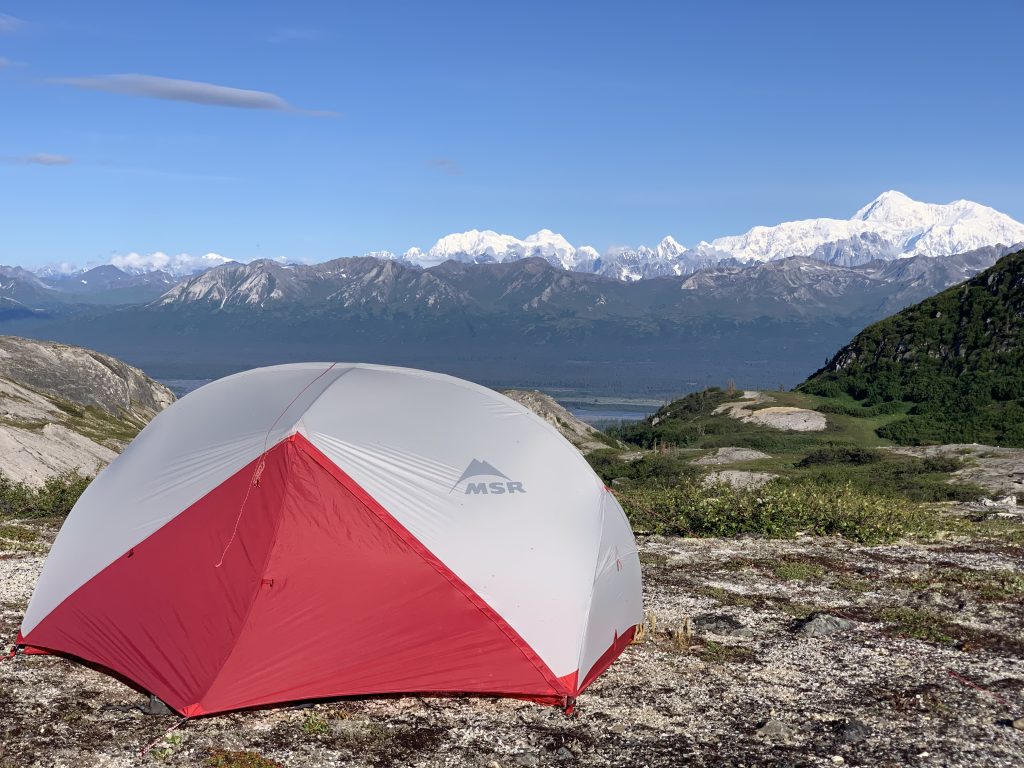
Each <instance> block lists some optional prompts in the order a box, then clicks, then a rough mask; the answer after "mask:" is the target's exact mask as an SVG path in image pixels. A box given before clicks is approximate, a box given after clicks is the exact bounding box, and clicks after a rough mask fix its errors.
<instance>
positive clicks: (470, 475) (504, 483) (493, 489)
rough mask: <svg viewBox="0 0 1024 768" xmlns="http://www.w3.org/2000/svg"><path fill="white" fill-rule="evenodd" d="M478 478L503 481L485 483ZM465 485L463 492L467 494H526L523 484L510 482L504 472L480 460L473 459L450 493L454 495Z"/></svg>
mask: <svg viewBox="0 0 1024 768" xmlns="http://www.w3.org/2000/svg"><path fill="white" fill-rule="evenodd" d="M478 477H500V478H502V479H501V480H490V481H487V482H484V481H480V480H476V479H475V478H478ZM471 481H472V482H471ZM463 483H465V488H464V489H463V491H462V492H463V493H466V494H474V495H479V494H486V495H489V496H498V495H500V494H504V493H526V489H525V488H523V484H522V483H520V482H517V481H515V480H509V479H508V475H506V474H505V473H504V472H500V471H498V470H497V469H495V468H494V467H493V466H491V465H490V464H488V463H487V462H486V461H480V459H473V460H472V461H471V462H469V466H468V467H466V471H465V472H463V473H462V477H460V478H459V479H458V480H456V481H455V485H453V486H452V489H451V490H450V491H449V493H453V492H454V491H455V489H456V488H458V487H459V486H460V485H461V484H463Z"/></svg>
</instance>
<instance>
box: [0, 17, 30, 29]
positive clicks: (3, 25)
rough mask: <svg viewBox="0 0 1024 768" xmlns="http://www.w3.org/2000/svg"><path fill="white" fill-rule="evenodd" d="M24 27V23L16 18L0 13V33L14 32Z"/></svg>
mask: <svg viewBox="0 0 1024 768" xmlns="http://www.w3.org/2000/svg"><path fill="white" fill-rule="evenodd" d="M24 25H25V22H23V21H22V20H21V19H19V18H17V17H16V16H9V15H8V14H6V13H0V32H16V31H17V30H19V29H21V27H23V26H24Z"/></svg>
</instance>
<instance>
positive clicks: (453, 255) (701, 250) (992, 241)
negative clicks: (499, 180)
mask: <svg viewBox="0 0 1024 768" xmlns="http://www.w3.org/2000/svg"><path fill="white" fill-rule="evenodd" d="M1022 242H1024V224H1021V223H1020V222H1017V221H1014V220H1013V219H1011V218H1010V217H1009V216H1007V215H1006V214H1004V213H1000V212H999V211H996V210H994V209H993V208H989V207H987V206H984V205H980V204H978V203H972V202H970V201H968V200H957V201H955V202H952V203H948V204H946V205H938V204H934V203H922V202H918V201H916V200H912V199H911V198H909V197H907V196H906V195H904V194H903V193H901V192H896V191H894V190H890V191H888V192H884V193H882V194H881V195H879V196H878V197H877V198H875V199H874V200H872V201H871V202H870V203H868V204H867V205H865V206H864V207H863V208H861V209H860V210H859V211H857V212H856V213H855V214H854V215H853V217H852V218H849V219H830V218H819V219H803V220H800V221H787V222H783V223H782V224H777V225H775V226H756V227H753V228H752V229H750V230H748V231H747V232H745V233H743V234H741V235H730V236H727V237H719V238H717V239H714V240H712V241H710V242H706V241H701V242H699V243H697V245H695V246H694V247H692V248H687V247H686V246H684V245H682V244H680V243H679V242H678V241H677V240H676V239H674V238H673V237H671V236H668V237H665V238H663V239H662V240H661V242H659V243H658V244H657V245H656V246H655V247H654V248H649V247H647V246H644V245H641V246H636V247H630V246H617V247H613V248H609V249H608V250H606V251H605V252H604V253H601V252H599V251H598V250H597V249H596V248H594V247H593V246H590V245H581V246H574V245H573V244H572V243H570V242H569V241H568V240H567V239H566V238H565V237H564V236H563V235H560V234H558V233H556V232H553V231H551V230H550V229H541V230H539V231H537V232H535V233H533V234H532V235H528V236H527V237H525V238H522V239H520V238H518V237H516V236H514V235H507V234H501V233H499V232H495V231H493V230H489V229H488V230H478V229H470V230H468V231H466V232H456V233H452V234H450V235H445V236H444V237H442V238H440V239H439V240H438V241H437V242H436V243H434V245H433V246H431V247H430V248H429V249H428V250H426V251H423V250H422V249H420V248H418V247H412V248H409V249H408V250H407V251H405V252H404V253H403V254H402V255H401V256H398V255H396V254H394V253H391V252H390V251H374V252H371V253H367V254H365V256H367V257H372V258H375V259H378V260H389V261H396V262H401V263H405V264H408V265H413V266H418V267H431V266H435V265H438V264H442V263H444V262H446V261H455V262H460V263H463V264H489V263H503V262H509V261H518V260H520V259H526V258H531V257H539V258H542V259H544V260H545V261H547V262H548V263H549V264H551V265H553V266H556V267H560V268H562V269H565V270H568V271H571V272H585V273H590V274H597V275H602V276H604V277H612V278H615V279H617V280H625V281H634V280H646V279H649V278H656V277H671V276H676V277H679V276H685V275H690V274H693V273H694V272H697V271H698V270H701V269H707V268H710V267H717V266H738V265H742V264H757V263H763V262H769V261H776V260H778V259H787V258H793V257H799V258H810V259H814V260H817V261H821V262H825V263H827V264H833V265H837V266H843V267H855V266H858V265H862V264H867V263H869V262H872V261H878V260H882V261H891V260H893V259H898V258H909V257H914V256H925V257H935V256H949V255H952V254H959V253H965V252H967V251H973V250H976V249H979V248H985V247H989V246H995V245H1012V244H1014V243H1022ZM111 262H112V263H113V264H114V265H115V266H117V267H119V268H120V269H122V270H124V271H125V272H128V273H129V274H140V273H148V272H152V271H156V270H162V271H163V272H166V273H167V274H170V275H172V276H174V277H176V278H182V277H189V276H191V275H195V274H198V273H202V272H205V271H206V270H209V269H211V268H213V267H217V266H220V265H223V264H227V263H229V262H230V260H229V259H227V258H226V257H224V256H221V255H219V254H216V253H207V254H206V255H204V256H192V255H190V254H186V253H182V254H177V255H175V256H170V255H168V254H166V253H163V252H160V251H157V252H155V253H151V254H138V253H129V254H127V255H118V256H114V257H113V259H112V260H111ZM67 271H68V265H66V264H62V265H61V266H60V267H59V268H53V267H49V268H44V269H43V270H39V271H38V272H37V274H38V275H39V276H41V277H47V278H49V277H56V276H58V274H60V275H65V274H67Z"/></svg>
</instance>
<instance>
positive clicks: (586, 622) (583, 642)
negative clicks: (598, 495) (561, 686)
mask: <svg viewBox="0 0 1024 768" xmlns="http://www.w3.org/2000/svg"><path fill="white" fill-rule="evenodd" d="M605 493H610V491H605ZM607 508H608V504H607V500H605V499H603V498H602V499H601V536H600V538H599V539H598V541H597V557H596V558H595V559H594V577H593V578H592V579H591V581H590V599H589V600H588V601H587V615H586V616H584V617H583V637H582V638H580V653H579V656H577V657H576V688H577V689H579V686H580V683H582V682H583V680H582V677H585V676H586V672H589V671H590V670H589V669H588V670H587V671H586V672H584V671H583V670H582V669H580V665H581V664H582V663H583V651H584V649H585V648H586V646H587V630H588V629H590V614H591V612H592V611H593V608H594V592H595V591H596V590H597V579H598V577H599V576H600V575H601V572H600V568H601V539H603V538H604V521H605V515H606V514H607V512H606V510H607Z"/></svg>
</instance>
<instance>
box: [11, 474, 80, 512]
mask: <svg viewBox="0 0 1024 768" xmlns="http://www.w3.org/2000/svg"><path fill="white" fill-rule="evenodd" d="M89 482H90V478H86V477H82V476H81V475H78V474H77V473H74V472H69V473H67V474H64V475H55V476H54V477H50V478H47V480H46V482H45V483H43V485H41V486H39V487H34V486H31V485H28V484H27V483H19V482H15V481H13V480H11V479H9V478H8V477H6V476H5V475H3V474H2V473H0V519H3V518H7V519H25V518H28V519H33V518H37V519H38V518H56V519H60V520H62V519H63V518H65V517H67V514H68V512H70V511H71V508H72V507H73V506H74V505H75V502H76V501H78V497H79V496H81V495H82V492H83V491H84V490H85V489H86V487H87V486H88V485H89Z"/></svg>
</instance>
